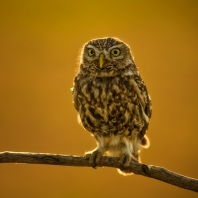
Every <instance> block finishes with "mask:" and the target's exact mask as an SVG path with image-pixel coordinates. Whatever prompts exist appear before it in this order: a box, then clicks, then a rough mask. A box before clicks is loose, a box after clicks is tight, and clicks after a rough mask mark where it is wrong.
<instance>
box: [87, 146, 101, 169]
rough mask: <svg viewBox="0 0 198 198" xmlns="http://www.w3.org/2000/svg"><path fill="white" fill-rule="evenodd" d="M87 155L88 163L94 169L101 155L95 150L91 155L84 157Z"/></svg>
mask: <svg viewBox="0 0 198 198" xmlns="http://www.w3.org/2000/svg"><path fill="white" fill-rule="evenodd" d="M88 154H91V155H90V156H89V157H88V158H89V163H90V165H91V166H92V167H93V168H94V169H96V167H97V164H98V163H99V162H100V159H101V157H102V153H101V152H100V151H98V150H95V151H93V152H92V153H91V152H88V153H86V156H87V155H88Z"/></svg>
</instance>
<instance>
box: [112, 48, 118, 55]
mask: <svg viewBox="0 0 198 198" xmlns="http://www.w3.org/2000/svg"><path fill="white" fill-rule="evenodd" d="M111 54H112V55H113V56H119V55H120V49H118V48H115V49H112V50H111Z"/></svg>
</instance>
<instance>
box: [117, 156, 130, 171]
mask: <svg viewBox="0 0 198 198" xmlns="http://www.w3.org/2000/svg"><path fill="white" fill-rule="evenodd" d="M131 160H132V155H131V154H128V153H123V154H122V155H121V156H120V160H119V163H120V170H124V169H126V168H127V167H129V165H130V163H131Z"/></svg>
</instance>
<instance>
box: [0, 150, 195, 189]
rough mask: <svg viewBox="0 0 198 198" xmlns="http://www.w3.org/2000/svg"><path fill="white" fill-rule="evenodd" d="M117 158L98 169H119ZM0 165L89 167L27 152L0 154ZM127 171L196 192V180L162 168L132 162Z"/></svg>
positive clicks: (73, 159) (82, 160)
mask: <svg viewBox="0 0 198 198" xmlns="http://www.w3.org/2000/svg"><path fill="white" fill-rule="evenodd" d="M118 161H119V158H116V157H106V156H104V157H102V159H101V161H100V163H99V164H98V167H103V166H106V167H113V168H119V166H120V164H119V162H118ZM0 163H27V164H48V165H62V166H80V167H90V164H89V160H88V157H84V156H72V155H60V154H50V153H28V152H8V151H6V152H1V153H0ZM127 171H131V172H133V173H134V174H138V175H142V176H146V177H150V178H153V179H157V180H160V181H163V182H166V183H169V184H172V185H175V186H178V187H180V188H184V189H188V190H191V191H195V192H198V180H197V179H194V178H190V177H186V176H184V175H180V174H178V173H174V172H172V171H170V170H167V169H165V168H163V167H159V166H153V165H147V164H141V163H138V162H136V161H132V162H131V164H130V167H129V168H128V169H127Z"/></svg>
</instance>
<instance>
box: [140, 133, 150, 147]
mask: <svg viewBox="0 0 198 198" xmlns="http://www.w3.org/2000/svg"><path fill="white" fill-rule="evenodd" d="M141 145H142V147H143V148H148V147H149V146H150V141H149V139H148V137H147V136H146V135H144V137H143V138H142V140H141Z"/></svg>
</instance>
